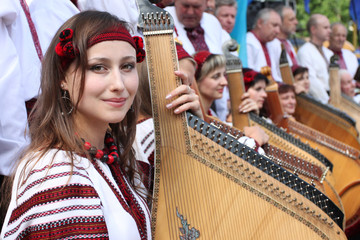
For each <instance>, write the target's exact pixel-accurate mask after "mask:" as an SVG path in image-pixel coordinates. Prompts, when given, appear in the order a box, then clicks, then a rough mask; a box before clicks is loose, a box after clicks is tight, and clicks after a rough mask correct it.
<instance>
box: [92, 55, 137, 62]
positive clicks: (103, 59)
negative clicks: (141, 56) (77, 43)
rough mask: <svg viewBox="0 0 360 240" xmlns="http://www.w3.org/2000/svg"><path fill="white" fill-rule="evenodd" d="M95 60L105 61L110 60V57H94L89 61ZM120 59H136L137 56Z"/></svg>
mask: <svg viewBox="0 0 360 240" xmlns="http://www.w3.org/2000/svg"><path fill="white" fill-rule="evenodd" d="M94 60H98V61H104V62H107V61H110V59H109V58H107V57H94V58H90V59H89V60H88V61H94ZM120 60H121V61H127V60H135V61H136V57H134V56H124V57H122V58H121V59H120Z"/></svg>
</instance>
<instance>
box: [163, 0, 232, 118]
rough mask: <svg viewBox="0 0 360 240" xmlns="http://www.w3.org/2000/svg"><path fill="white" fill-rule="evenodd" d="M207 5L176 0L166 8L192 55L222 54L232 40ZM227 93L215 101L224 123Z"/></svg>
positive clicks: (183, 43) (202, 2)
mask: <svg viewBox="0 0 360 240" xmlns="http://www.w3.org/2000/svg"><path fill="white" fill-rule="evenodd" d="M206 3H207V1H206V0H175V6H174V7H166V8H165V10H166V11H168V12H169V13H170V14H171V16H172V17H173V18H174V24H175V31H176V35H177V36H176V37H177V38H178V40H179V41H180V42H181V43H182V46H183V48H184V49H185V50H186V51H187V52H188V53H189V54H190V55H193V54H194V53H195V52H198V51H201V50H207V51H209V52H211V53H213V54H222V53H223V52H222V45H223V43H224V42H226V41H227V40H229V39H231V38H230V35H229V34H228V33H227V32H226V31H225V30H223V29H222V27H221V24H220V22H219V21H218V20H217V19H216V17H215V16H213V15H211V14H209V13H206V12H205V9H206V6H207V5H206ZM225 93H227V91H224V94H223V98H221V99H218V100H216V101H215V105H216V113H217V114H218V116H219V118H220V119H221V120H222V121H225V119H226V115H227V113H228V110H227V99H228V98H229V95H228V94H225Z"/></svg>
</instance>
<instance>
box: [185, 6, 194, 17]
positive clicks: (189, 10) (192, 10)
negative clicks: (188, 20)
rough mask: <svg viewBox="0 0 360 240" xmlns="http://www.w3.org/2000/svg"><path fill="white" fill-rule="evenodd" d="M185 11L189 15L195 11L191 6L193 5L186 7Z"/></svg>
mask: <svg viewBox="0 0 360 240" xmlns="http://www.w3.org/2000/svg"><path fill="white" fill-rule="evenodd" d="M186 13H187V14H189V15H192V14H194V13H195V10H194V8H193V7H189V8H187V11H186Z"/></svg>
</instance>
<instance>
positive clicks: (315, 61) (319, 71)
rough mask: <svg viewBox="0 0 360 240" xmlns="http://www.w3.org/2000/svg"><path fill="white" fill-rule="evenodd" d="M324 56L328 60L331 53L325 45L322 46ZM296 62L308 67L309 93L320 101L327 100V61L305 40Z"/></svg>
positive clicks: (325, 101) (324, 101)
mask: <svg viewBox="0 0 360 240" xmlns="http://www.w3.org/2000/svg"><path fill="white" fill-rule="evenodd" d="M322 49H323V52H324V54H325V57H326V59H327V61H328V63H329V62H330V57H331V56H332V55H333V53H332V52H331V51H330V50H329V49H327V48H326V47H322ZM297 59H298V63H299V65H301V66H304V67H307V68H308V69H309V80H310V90H309V95H311V96H313V97H314V98H315V99H317V100H319V101H320V102H322V103H327V102H328V101H329V95H328V94H327V92H326V91H329V88H330V87H329V72H328V63H327V62H326V61H325V60H324V58H323V56H322V55H321V53H320V52H319V50H318V49H317V48H316V47H315V45H314V44H312V43H310V42H307V43H305V44H304V45H302V46H301V47H300V49H299V51H298V53H297Z"/></svg>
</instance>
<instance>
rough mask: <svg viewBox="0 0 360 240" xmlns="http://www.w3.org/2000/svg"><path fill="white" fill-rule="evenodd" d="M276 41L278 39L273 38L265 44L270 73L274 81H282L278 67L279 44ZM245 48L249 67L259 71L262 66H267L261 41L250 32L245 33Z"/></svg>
mask: <svg viewBox="0 0 360 240" xmlns="http://www.w3.org/2000/svg"><path fill="white" fill-rule="evenodd" d="M276 41H279V40H277V39H274V40H272V41H271V42H267V43H266V44H265V45H266V48H267V50H268V53H269V57H270V62H271V75H272V77H273V79H274V80H275V81H277V82H282V78H281V74H280V69H279V61H280V54H281V45H278V43H277V42H276ZM246 50H247V58H248V67H249V68H251V69H253V70H254V71H257V72H260V70H261V68H262V67H266V66H268V64H267V62H266V58H265V53H264V51H263V48H262V46H261V43H260V41H259V40H258V39H257V38H256V37H255V35H254V34H253V33H252V32H247V33H246ZM279 51H280V52H279Z"/></svg>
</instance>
